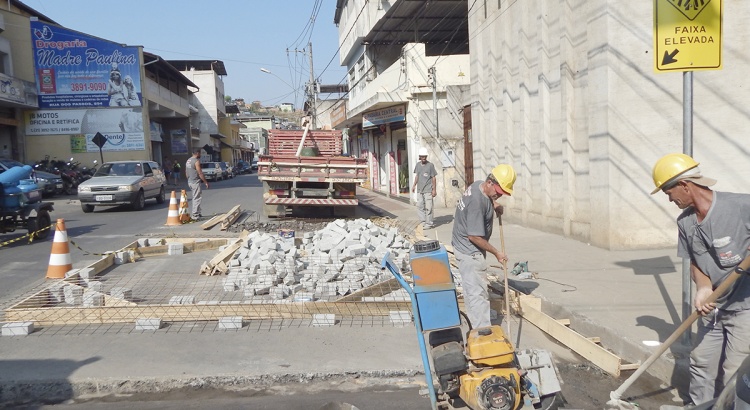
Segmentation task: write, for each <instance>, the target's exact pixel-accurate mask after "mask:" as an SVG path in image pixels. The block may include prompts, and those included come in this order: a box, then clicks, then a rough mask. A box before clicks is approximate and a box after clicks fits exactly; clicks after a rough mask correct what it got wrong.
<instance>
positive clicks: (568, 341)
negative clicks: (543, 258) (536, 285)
mask: <svg viewBox="0 0 750 410" xmlns="http://www.w3.org/2000/svg"><path fill="white" fill-rule="evenodd" d="M519 303H520V305H521V310H522V315H521V316H522V317H523V318H524V319H526V320H528V321H529V322H530V323H531V324H533V325H534V326H536V327H538V328H539V329H541V330H542V331H543V332H545V333H547V334H548V335H550V336H552V337H554V338H555V339H557V340H558V341H559V342H560V343H562V344H564V345H565V346H567V347H568V348H570V349H571V350H573V351H574V352H576V353H578V354H579V355H581V356H583V357H584V358H585V359H586V360H588V361H590V362H591V363H593V364H594V365H596V366H597V367H599V368H600V369H602V370H604V371H605V372H607V373H609V374H611V375H613V376H615V377H619V376H620V371H621V370H623V367H622V366H623V363H622V359H620V358H619V357H618V356H617V355H615V354H614V353H612V352H610V351H608V350H606V349H604V348H603V347H601V346H599V345H597V344H596V343H594V342H592V341H591V340H590V339H588V338H586V337H585V336H583V335H581V334H580V333H577V332H576V331H574V330H573V329H571V328H569V327H567V326H565V325H564V324H563V323H560V321H558V320H556V319H553V318H552V317H550V316H548V315H546V314H544V313H542V310H541V300H540V299H539V298H537V297H534V296H528V295H521V296H520V297H519Z"/></svg>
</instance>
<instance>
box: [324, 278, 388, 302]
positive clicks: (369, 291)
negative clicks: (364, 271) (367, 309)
mask: <svg viewBox="0 0 750 410" xmlns="http://www.w3.org/2000/svg"><path fill="white" fill-rule="evenodd" d="M399 289H401V285H399V283H398V280H396V278H391V279H388V280H387V281H385V282H380V283H376V284H374V285H372V286H368V287H366V288H363V289H360V290H358V291H356V292H352V293H350V294H348V295H346V296H342V297H340V298H338V299H336V302H357V301H361V300H362V298H363V297H365V296H376V297H377V296H383V295H386V294H388V293H391V292H393V291H396V290H399ZM368 303H369V302H368Z"/></svg>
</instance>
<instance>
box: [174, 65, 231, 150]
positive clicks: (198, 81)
mask: <svg viewBox="0 0 750 410" xmlns="http://www.w3.org/2000/svg"><path fill="white" fill-rule="evenodd" d="M182 74H184V75H185V77H187V78H188V79H189V80H190V81H192V82H193V83H194V84H195V85H197V86H198V88H199V91H198V92H196V93H193V96H194V99H195V101H194V105H195V106H196V108H198V113H197V116H198V123H193V124H192V126H193V127H197V128H199V129H200V145H198V146H200V147H202V146H204V145H205V144H209V145H212V142H211V137H210V134H215V133H218V132H219V111H221V112H222V113H224V114H225V115H226V108H225V107H224V82H223V81H222V80H221V77H219V76H218V75H216V73H215V72H213V71H205V70H189V71H182Z"/></svg>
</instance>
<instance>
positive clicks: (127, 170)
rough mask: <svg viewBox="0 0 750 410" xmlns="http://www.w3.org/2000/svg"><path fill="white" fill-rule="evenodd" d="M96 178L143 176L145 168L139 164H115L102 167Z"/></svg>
mask: <svg viewBox="0 0 750 410" xmlns="http://www.w3.org/2000/svg"><path fill="white" fill-rule="evenodd" d="M94 176H95V177H122V176H130V177H134V176H143V167H142V166H141V164H140V163H137V162H135V163H134V162H126V163H113V164H104V165H102V166H101V167H100V168H99V169H98V170H97V171H96V174H94Z"/></svg>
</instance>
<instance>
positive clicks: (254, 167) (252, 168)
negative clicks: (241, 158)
mask: <svg viewBox="0 0 750 410" xmlns="http://www.w3.org/2000/svg"><path fill="white" fill-rule="evenodd" d="M250 169H251V170H253V171H257V170H258V160H257V159H254V160H253V162H252V165H250Z"/></svg>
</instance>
